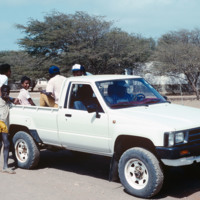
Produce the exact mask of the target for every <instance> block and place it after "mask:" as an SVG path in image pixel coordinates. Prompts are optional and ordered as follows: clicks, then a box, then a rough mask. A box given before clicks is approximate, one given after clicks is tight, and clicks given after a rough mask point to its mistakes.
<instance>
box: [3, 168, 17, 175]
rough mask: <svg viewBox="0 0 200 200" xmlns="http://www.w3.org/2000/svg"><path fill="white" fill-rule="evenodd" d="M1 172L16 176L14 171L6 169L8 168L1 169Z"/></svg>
mask: <svg viewBox="0 0 200 200" xmlns="http://www.w3.org/2000/svg"><path fill="white" fill-rule="evenodd" d="M2 172H3V173H8V174H16V172H15V171H14V170H12V169H8V168H6V169H2Z"/></svg>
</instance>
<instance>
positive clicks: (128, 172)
mask: <svg viewBox="0 0 200 200" xmlns="http://www.w3.org/2000/svg"><path fill="white" fill-rule="evenodd" d="M124 173H125V177H126V180H127V181H128V183H129V184H130V185H131V187H133V188H135V189H137V190H140V189H143V188H144V187H145V186H146V185H147V183H148V180H149V174H148V170H147V168H146V166H145V164H144V163H143V162H142V161H140V160H138V159H130V160H129V161H128V162H127V163H126V166H125V169H124Z"/></svg>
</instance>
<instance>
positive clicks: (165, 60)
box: [154, 29, 200, 100]
mask: <svg viewBox="0 0 200 200" xmlns="http://www.w3.org/2000/svg"><path fill="white" fill-rule="evenodd" d="M154 59H155V61H157V62H158V65H157V67H156V68H157V70H158V71H159V73H160V74H163V75H164V74H165V75H166V74H167V75H169V76H177V77H178V76H179V75H180V74H184V75H185V79H186V80H187V82H188V84H190V86H191V87H192V89H193V91H194V92H195V94H196V97H197V99H198V100H199V76H200V30H199V29H194V30H193V31H187V30H180V31H177V32H170V33H168V34H165V35H163V36H162V37H161V38H160V39H159V42H158V45H157V49H156V51H155V54H154Z"/></svg>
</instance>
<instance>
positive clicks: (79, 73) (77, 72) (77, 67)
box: [72, 64, 92, 76]
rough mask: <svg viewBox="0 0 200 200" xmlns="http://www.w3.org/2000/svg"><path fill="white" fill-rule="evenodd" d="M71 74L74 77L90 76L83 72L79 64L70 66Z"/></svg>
mask: <svg viewBox="0 0 200 200" xmlns="http://www.w3.org/2000/svg"><path fill="white" fill-rule="evenodd" d="M72 73H73V75H74V76H88V75H92V74H91V73H89V72H86V71H85V67H83V66H82V65H80V64H75V65H73V66H72Z"/></svg>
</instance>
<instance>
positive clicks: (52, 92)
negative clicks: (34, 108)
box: [40, 65, 65, 108]
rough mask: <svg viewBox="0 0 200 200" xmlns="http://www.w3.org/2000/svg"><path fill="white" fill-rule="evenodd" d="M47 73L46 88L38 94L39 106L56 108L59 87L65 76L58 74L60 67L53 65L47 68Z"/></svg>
mask: <svg viewBox="0 0 200 200" xmlns="http://www.w3.org/2000/svg"><path fill="white" fill-rule="evenodd" d="M49 75H50V80H49V81H48V83H47V87H46V90H45V91H41V94H40V106H47V107H54V108H58V101H59V96H60V89H61V86H62V83H63V81H64V80H65V77H64V76H61V75H60V69H59V68H58V67H57V66H54V65H53V66H51V67H50V68H49Z"/></svg>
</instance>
